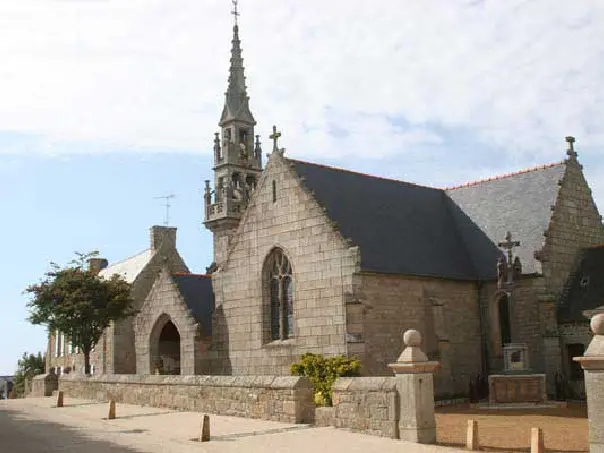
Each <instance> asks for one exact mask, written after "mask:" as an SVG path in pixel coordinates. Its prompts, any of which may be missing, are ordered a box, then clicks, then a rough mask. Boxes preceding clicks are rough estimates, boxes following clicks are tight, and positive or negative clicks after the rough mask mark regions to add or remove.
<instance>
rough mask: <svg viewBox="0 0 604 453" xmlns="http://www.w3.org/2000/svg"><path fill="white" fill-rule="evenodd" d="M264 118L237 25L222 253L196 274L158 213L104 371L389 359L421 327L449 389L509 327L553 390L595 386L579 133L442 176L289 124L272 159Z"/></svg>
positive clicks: (217, 250)
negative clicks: (313, 136)
mask: <svg viewBox="0 0 604 453" xmlns="http://www.w3.org/2000/svg"><path fill="white" fill-rule="evenodd" d="M255 125H256V121H255V119H254V116H253V114H252V110H251V108H250V104H249V97H248V93H247V88H246V85H245V76H244V66H243V58H242V49H241V43H240V39H239V28H238V26H237V25H235V26H234V28H233V38H232V49H231V59H230V74H229V79H228V89H227V92H226V98H225V103H224V108H223V110H222V114H221V116H220V121H219V126H220V132H219V133H216V134H215V138H214V149H213V155H214V165H213V168H212V171H213V175H214V177H213V183H211V182H210V181H209V180H208V181H206V182H205V195H204V206H203V209H204V216H205V221H204V225H205V227H206V228H207V229H208V230H209V231H211V233H212V234H213V238H214V243H213V263H211V265H210V266H209V267H208V268H207V275H194V274H191V273H189V271H188V269H187V267H186V265H185V263H184V262H183V260H182V259H181V258H180V256H179V254H178V252H177V250H176V245H175V242H176V240H175V235H176V232H175V229H173V228H162V227H153V229H152V243H153V242H155V244H152V247H151V248H150V250H149V251H146V252H144V256H142V257H141V256H139V257H134V258H132V259H130V260H127V261H125V262H124V263H122V264H121V265H120V264H118V265H114V266H110V267H106V268H105V269H103V270H102V271H101V272H102V273H103V274H104V275H111V274H112V273H124V272H125V273H126V274H128V275H130V277H129V278H130V279H132V281H133V282H134V283H133V284H134V289H133V291H135V293H136V297H135V299H136V300H137V304H138V306H139V307H140V308H141V312H140V313H139V314H138V315H137V316H136V317H135V318H133V319H131V320H128V321H125V322H122V323H119V324H116V325H115V326H111V328H109V329H107V332H106V334H104V335H103V338H102V340H101V342H100V344H99V345H97V346H96V348H95V356H94V359H93V363H94V364H95V370H98V371H97V372H100V373H137V374H147V373H162V374H170V373H174V374H184V375H187V374H229V375H230V374H234V375H242V374H248V375H250V374H251V375H265V374H289V367H290V364H291V363H292V362H294V361H296V360H297V359H298V358H299V356H300V355H301V354H302V353H304V352H315V353H322V354H326V355H333V354H344V355H346V356H350V357H357V358H359V359H360V361H361V364H362V373H363V374H364V375H391V374H392V373H391V371H390V370H389V368H388V367H387V365H388V364H389V363H391V362H393V361H394V360H395V359H396V358H397V356H398V355H399V353H400V351H401V348H402V333H403V331H405V330H406V329H412V328H413V329H417V330H419V331H420V332H421V333H422V334H423V337H424V340H423V341H424V344H423V349H424V350H425V351H426V352H427V354H428V355H429V357H430V358H431V359H435V360H439V361H440V363H441V367H440V370H439V371H438V373H437V375H436V376H435V385H436V393H437V395H441V396H443V395H459V394H464V393H466V392H467V389H468V382H469V380H470V379H471V378H472V377H473V376H476V375H487V374H490V373H496V372H499V371H500V370H501V369H502V368H503V365H504V364H503V347H504V345H506V344H508V343H524V344H526V345H527V347H528V354H529V357H528V359H529V363H530V368H531V369H532V370H533V371H535V372H539V373H546V374H547V376H548V384H549V386H550V391H551V389H552V385H553V382H554V375H555V374H556V373H564V375H565V376H566V377H567V379H568V380H571V381H576V382H577V386H579V387H580V381H581V379H582V375H581V373H580V372H577V370H576V368H574V367H573V365H572V362H571V360H570V358H571V357H573V356H577V355H581V354H582V350H583V349H582V348H584V347H585V346H586V345H587V344H588V342H589V339H590V334H589V329H588V325H587V322H588V316H589V313H592V312H593V310H597V309H598V308H599V307H601V306H604V287H603V286H602V283H601V282H602V281H603V280H604V279H603V278H602V276H603V275H604V273H603V271H604V247H599V246H601V245H602V244H604V227H603V224H602V219H601V216H600V214H599V213H598V209H597V207H596V206H595V204H594V201H593V198H592V195H591V191H590V189H589V185H588V183H587V181H586V180H585V177H584V175H583V171H582V166H581V165H580V163H579V162H578V160H577V153H576V151H575V148H574V141H575V140H574V138H572V137H567V138H566V142H567V148H568V149H567V151H566V156H565V158H564V160H562V161H560V162H556V163H552V164H549V165H544V166H541V167H537V168H532V169H529V170H524V171H519V172H517V173H513V174H507V175H503V176H500V177H493V178H491V179H488V180H483V181H478V182H473V183H468V184H465V185H463V186H459V187H452V188H446V189H442V188H432V187H425V186H421V185H417V184H411V183H408V182H404V181H397V180H390V179H384V178H379V177H375V176H371V175H366V174H361V173H357V172H353V171H348V170H344V169H339V168H334V167H329V166H325V165H321V164H318V163H310V162H303V161H299V160H294V159H290V158H288V157H287V156H286V153H285V150H284V149H283V148H280V147H279V143H278V139H279V137H280V133H279V132H278V131H277V129H276V128H273V133H272V135H271V136H270V138H271V140H272V152H271V153H270V154H269V155H268V159H267V162H266V163H264V162H263V156H262V149H261V144H260V140H259V135H256V131H255ZM561 154H562V153H561ZM561 157H562V156H561ZM162 235H163V236H162ZM160 236H161V238H160ZM162 238H164V239H162ZM93 264H94V263H93ZM104 264H105V265H106V263H104ZM120 266H121V268H120ZM56 343H57V342H56V341H55V336H51V337H50V341H49V352H52V351H53V348H54V349H56V350H59V349H60V348H58V349H57V347H56V346H55V344H56ZM50 355H52V354H50ZM55 355H56V354H54V355H53V357H51V359H50V360H49V367H52V366H57V365H56V364H57V363H59V362H58V361H57V360H58V359H57V357H54V356H55Z"/></svg>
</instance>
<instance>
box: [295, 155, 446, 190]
mask: <svg viewBox="0 0 604 453" xmlns="http://www.w3.org/2000/svg"><path fill="white" fill-rule="evenodd" d="M285 160H287V161H288V162H294V163H296V162H298V163H301V164H308V165H314V166H315V167H321V168H325V169H328V170H336V171H341V172H343V173H351V174H353V175H359V176H363V177H365V178H371V179H381V180H383V181H391V182H397V183H401V184H408V185H410V186H416V187H423V188H426V189H434V190H442V189H439V188H438V187H432V186H426V185H423V184H417V183H415V182H409V181H403V180H402V179H394V178H386V177H385V176H377V175H371V174H369V173H363V172H361V171H355V170H348V169H346V168H341V167H336V166H334V165H327V164H319V163H316V162H309V161H305V160H299V159H291V158H289V157H287V158H285Z"/></svg>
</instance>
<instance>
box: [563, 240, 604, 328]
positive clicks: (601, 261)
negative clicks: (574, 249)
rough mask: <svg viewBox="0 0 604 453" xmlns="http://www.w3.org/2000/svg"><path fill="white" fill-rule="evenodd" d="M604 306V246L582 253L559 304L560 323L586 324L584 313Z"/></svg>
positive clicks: (588, 249) (591, 248) (585, 250)
mask: <svg viewBox="0 0 604 453" xmlns="http://www.w3.org/2000/svg"><path fill="white" fill-rule="evenodd" d="M602 306H604V245H601V246H597V247H590V248H587V249H584V250H582V251H581V255H580V256H579V259H578V260H577V265H576V267H575V269H574V270H573V272H571V274H570V278H569V280H568V281H567V283H566V287H565V289H564V292H563V294H562V297H561V299H560V301H559V304H558V320H559V321H560V322H574V321H579V322H585V321H586V318H585V316H584V315H583V312H584V311H588V310H594V309H596V308H599V307H602Z"/></svg>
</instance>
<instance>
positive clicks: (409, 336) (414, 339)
mask: <svg viewBox="0 0 604 453" xmlns="http://www.w3.org/2000/svg"><path fill="white" fill-rule="evenodd" d="M403 342H404V343H405V346H408V347H410V348H412V347H419V345H420V344H422V334H421V333H419V332H418V331H417V330H413V329H410V330H407V331H406V332H405V333H404V334H403Z"/></svg>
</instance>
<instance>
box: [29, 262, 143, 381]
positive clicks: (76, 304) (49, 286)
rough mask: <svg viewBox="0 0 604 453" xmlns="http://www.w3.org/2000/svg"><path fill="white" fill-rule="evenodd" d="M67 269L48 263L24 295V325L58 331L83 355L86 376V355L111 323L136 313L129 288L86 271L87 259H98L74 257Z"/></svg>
mask: <svg viewBox="0 0 604 453" xmlns="http://www.w3.org/2000/svg"><path fill="white" fill-rule="evenodd" d="M76 255H77V258H76V259H74V260H73V261H71V263H69V264H68V265H67V266H65V267H60V266H59V265H57V264H55V263H51V268H52V269H51V270H50V271H49V272H47V273H46V274H45V277H44V278H43V279H42V280H41V281H40V282H39V283H37V284H33V285H30V286H29V287H28V288H27V289H26V290H25V292H26V293H28V294H30V295H31V296H32V299H31V300H30V301H29V302H28V304H27V306H28V308H29V309H30V315H29V318H28V321H29V322H31V323H32V324H35V325H44V326H46V327H47V328H48V330H49V331H50V332H55V331H59V332H62V333H64V334H65V335H66V336H67V337H69V339H70V341H71V344H72V345H73V346H77V347H79V348H80V350H81V351H82V353H83V354H84V370H85V373H86V374H89V373H90V351H91V350H92V348H93V347H94V345H95V344H97V342H98V341H99V339H100V337H101V335H102V333H103V330H104V329H105V328H106V327H107V326H109V324H110V323H111V322H112V321H116V320H120V319H125V318H128V317H130V316H132V315H134V314H136V313H137V310H135V309H134V307H133V302H134V301H133V299H132V296H131V291H130V290H131V286H130V284H129V283H128V282H126V281H125V280H124V279H123V278H122V277H120V276H118V275H113V276H112V277H111V278H109V279H105V278H101V277H99V276H98V275H95V274H94V273H93V272H91V271H90V270H89V269H88V265H87V263H88V259H89V258H92V257H95V256H97V255H98V252H96V251H94V252H91V253H88V254H82V253H77V252H76Z"/></svg>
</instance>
